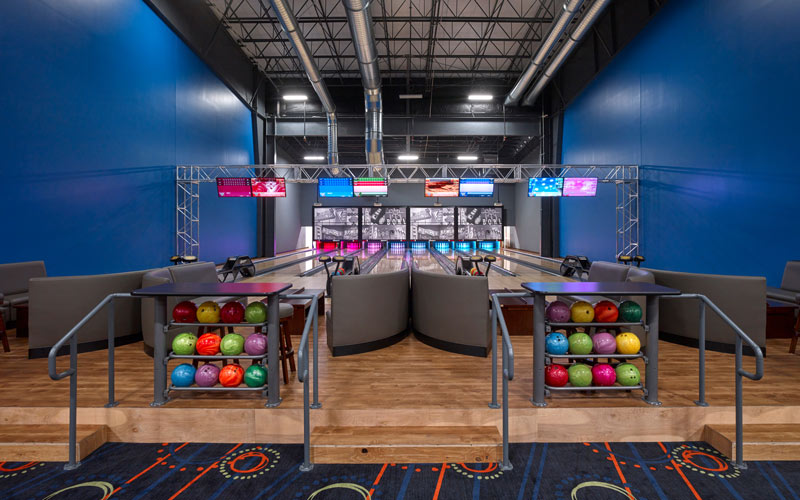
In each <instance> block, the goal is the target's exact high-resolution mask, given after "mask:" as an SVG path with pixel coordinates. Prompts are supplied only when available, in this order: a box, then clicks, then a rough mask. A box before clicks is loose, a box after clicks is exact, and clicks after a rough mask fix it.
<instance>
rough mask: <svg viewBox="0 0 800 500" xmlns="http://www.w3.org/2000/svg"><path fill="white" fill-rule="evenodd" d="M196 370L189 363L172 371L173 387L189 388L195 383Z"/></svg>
mask: <svg viewBox="0 0 800 500" xmlns="http://www.w3.org/2000/svg"><path fill="white" fill-rule="evenodd" d="M194 375H195V369H194V366H192V365H190V364H189V363H183V364H180V365H178V366H176V367H175V368H174V369H173V370H172V375H170V379H172V385H174V386H175V387H189V386H190V385H192V384H193V383H194Z"/></svg>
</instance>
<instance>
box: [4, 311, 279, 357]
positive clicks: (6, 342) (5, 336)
mask: <svg viewBox="0 0 800 500" xmlns="http://www.w3.org/2000/svg"><path fill="white" fill-rule="evenodd" d="M0 339H2V340H3V352H11V347H9V345H8V333H7V332H6V322H5V321H4V320H3V314H2V313H0ZM292 366H294V362H292Z"/></svg>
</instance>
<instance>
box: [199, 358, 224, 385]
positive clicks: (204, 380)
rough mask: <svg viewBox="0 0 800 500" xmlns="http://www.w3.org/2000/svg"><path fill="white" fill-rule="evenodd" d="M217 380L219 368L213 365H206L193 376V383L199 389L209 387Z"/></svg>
mask: <svg viewBox="0 0 800 500" xmlns="http://www.w3.org/2000/svg"><path fill="white" fill-rule="evenodd" d="M218 380H219V367H218V366H217V365H215V364H211V363H206V364H204V365H203V366H201V367H200V368H198V369H197V373H195V374H194V381H195V383H197V385H199V386H200V387H211V386H213V385H214V384H216V383H217V381H218Z"/></svg>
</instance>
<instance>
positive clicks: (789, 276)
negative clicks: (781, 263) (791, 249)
mask: <svg viewBox="0 0 800 500" xmlns="http://www.w3.org/2000/svg"><path fill="white" fill-rule="evenodd" d="M781 288H783V289H784V290H791V291H793V292H800V260H790V261H789V262H787V263H786V267H785V268H784V269H783V280H781Z"/></svg>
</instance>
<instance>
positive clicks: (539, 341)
mask: <svg viewBox="0 0 800 500" xmlns="http://www.w3.org/2000/svg"><path fill="white" fill-rule="evenodd" d="M531 402H532V403H533V404H534V406H547V403H546V402H545V400H544V295H542V294H540V293H537V294H534V296H533V399H531Z"/></svg>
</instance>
